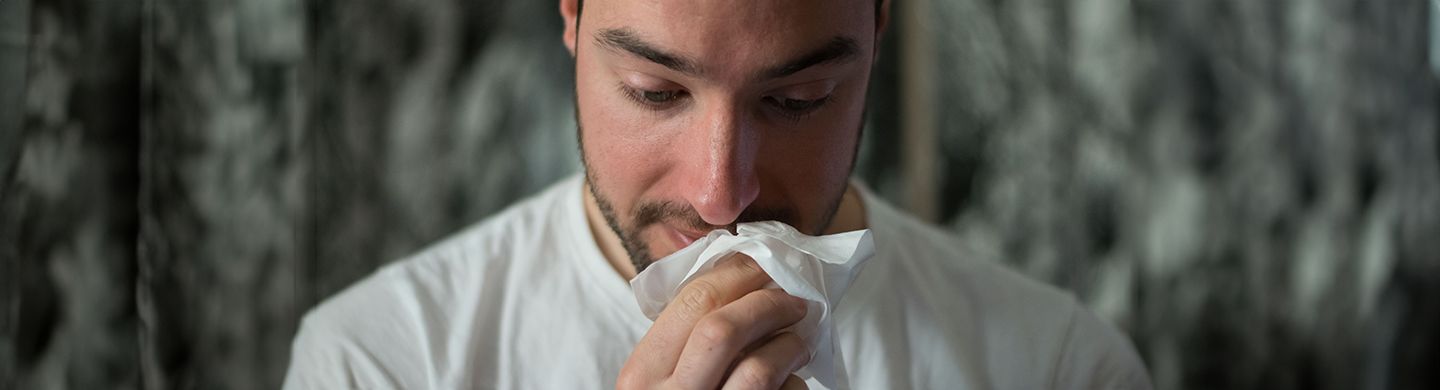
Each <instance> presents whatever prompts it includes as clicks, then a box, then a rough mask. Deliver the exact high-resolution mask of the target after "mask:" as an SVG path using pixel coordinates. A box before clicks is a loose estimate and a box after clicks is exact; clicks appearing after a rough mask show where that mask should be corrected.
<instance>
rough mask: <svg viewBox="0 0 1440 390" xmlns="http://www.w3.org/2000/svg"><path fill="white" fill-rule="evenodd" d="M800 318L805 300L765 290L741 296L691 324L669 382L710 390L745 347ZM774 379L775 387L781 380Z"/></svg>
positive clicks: (774, 290)
mask: <svg viewBox="0 0 1440 390" xmlns="http://www.w3.org/2000/svg"><path fill="white" fill-rule="evenodd" d="M804 317H805V300H804V299H800V298H796V297H794V296H791V295H790V294H786V293H785V291H784V290H780V289H775V288H766V289H760V290H756V291H754V292H751V293H749V294H745V296H744V297H741V298H740V299H737V300H735V302H731V303H730V304H728V305H725V306H722V307H720V309H718V310H715V311H714V312H711V313H710V314H709V315H707V316H705V317H704V318H702V319H701V320H700V322H698V323H696V324H695V329H694V330H693V331H691V332H690V338H689V339H687V340H686V341H685V348H684V350H683V351H682V352H681V353H680V360H679V361H678V362H677V363H676V365H675V373H674V374H673V375H672V376H671V378H672V379H675V380H676V383H679V384H681V385H682V386H683V387H686V388H708V389H713V388H715V386H716V385H718V384H720V381H721V379H723V378H725V372H726V371H727V370H728V369H729V368H730V367H732V366H733V365H734V364H733V363H734V362H735V361H736V359H739V358H740V357H741V356H742V354H743V351H744V350H745V348H746V347H748V346H751V345H752V344H756V343H757V342H760V341H762V340H764V339H765V338H766V337H768V336H769V335H772V334H775V332H777V331H779V330H780V329H784V328H785V327H787V326H790V325H792V324H794V323H796V322H798V321H800V319H801V318H804ZM762 348H763V347H762ZM783 373H784V374H788V373H789V371H785V372H783ZM774 379H775V385H777V386H778V385H779V384H780V381H781V380H783V379H785V377H784V376H779V377H776V378H774Z"/></svg>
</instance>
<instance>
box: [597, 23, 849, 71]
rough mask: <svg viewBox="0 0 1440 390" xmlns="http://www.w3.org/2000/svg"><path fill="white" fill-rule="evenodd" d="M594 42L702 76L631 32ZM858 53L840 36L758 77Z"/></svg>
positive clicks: (603, 35)
mask: <svg viewBox="0 0 1440 390" xmlns="http://www.w3.org/2000/svg"><path fill="white" fill-rule="evenodd" d="M595 42H596V43H598V44H599V45H600V46H602V47H606V48H609V49H612V50H620V51H624V52H628V53H630V54H632V55H635V56H638V57H640V58H644V59H646V60H648V61H650V62H654V63H656V64H659V65H661V66H664V67H666V68H670V69H671V70H674V71H676V72H680V73H684V74H687V75H691V76H696V75H700V74H701V73H702V72H701V68H700V66H699V65H698V64H697V63H696V61H695V60H693V59H690V58H687V57H685V56H682V55H678V54H673V53H667V52H666V51H665V50H662V49H660V48H657V47H655V46H654V45H651V44H650V43H647V42H645V41H644V40H642V39H640V37H639V36H637V35H636V34H635V33H634V32H633V31H630V30H628V29H604V30H600V32H598V33H596V34H595ZM859 51H860V49H859V46H858V45H856V44H855V40H854V39H852V38H849V37H843V36H837V37H835V38H832V39H830V41H829V42H827V43H826V44H825V45H824V46H821V47H820V48H818V49H815V50H813V51H811V52H809V53H806V54H805V55H803V56H800V57H797V58H796V59H794V60H791V61H789V62H785V63H782V64H780V65H779V66H775V67H772V68H769V69H766V70H764V71H761V72H760V73H759V75H760V76H761V78H765V79H775V78H781V77H785V76H789V75H792V74H795V73H798V72H800V71H802V70H805V69H808V68H811V67H814V66H818V65H823V64H835V63H842V62H847V61H850V60H853V59H855V57H856V54H857V53H859Z"/></svg>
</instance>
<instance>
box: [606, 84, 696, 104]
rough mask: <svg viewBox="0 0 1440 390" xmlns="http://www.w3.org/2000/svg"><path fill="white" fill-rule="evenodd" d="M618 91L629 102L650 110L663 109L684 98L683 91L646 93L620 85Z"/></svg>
mask: <svg viewBox="0 0 1440 390" xmlns="http://www.w3.org/2000/svg"><path fill="white" fill-rule="evenodd" d="M620 91H621V92H622V93H624V95H625V96H626V97H628V98H630V100H632V101H634V102H635V103H638V104H640V105H642V106H646V107H650V108H664V107H667V106H669V105H671V104H674V103H675V102H676V101H678V100H680V98H682V97H684V94H685V92H684V91H647V90H643V89H638V88H631V87H630V86H627V85H621V86H620Z"/></svg>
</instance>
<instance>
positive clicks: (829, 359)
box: [630, 221, 875, 390]
mask: <svg viewBox="0 0 1440 390" xmlns="http://www.w3.org/2000/svg"><path fill="white" fill-rule="evenodd" d="M735 230H736V234H730V232H728V231H725V230H715V231H712V232H710V234H707V235H706V236H705V237H703V238H700V239H698V240H695V242H694V243H692V244H690V246H687V247H685V248H684V249H681V250H679V251H677V252H675V253H674V254H671V255H670V256H666V257H665V258H663V259H660V260H659V261H656V262H655V263H653V264H651V265H650V266H649V267H646V268H645V271H643V272H641V273H640V274H639V275H637V276H635V279H632V280H631V281H630V286H631V288H632V290H633V291H634V292H635V299H636V301H638V302H639V304H640V310H641V311H643V312H644V313H645V316H646V317H649V318H650V320H652V321H653V320H655V319H656V318H658V317H659V316H660V312H661V311H662V310H664V309H665V305H667V304H669V303H670V301H671V300H672V299H674V298H675V295H676V294H677V293H679V292H680V289H681V288H682V287H684V286H685V284H687V283H689V282H690V281H691V280H694V279H695V278H696V277H698V276H699V275H701V274H703V273H705V272H706V271H708V270H710V269H711V268H713V267H714V265H715V263H716V262H717V261H719V260H721V259H724V258H726V257H729V256H730V255H731V254H734V253H743V254H745V255H747V256H750V258H752V259H755V263H756V264H758V265H760V268H761V269H764V270H765V273H766V274H769V275H770V278H771V279H772V280H774V283H773V285H772V286H771V287H777V286H778V287H779V288H780V289H783V290H785V292H786V293H789V294H790V295H794V296H796V297H799V298H802V299H805V300H806V301H808V305H807V306H808V307H807V309H806V314H805V317H804V318H803V319H801V320H800V322H798V323H796V324H795V325H794V326H793V327H792V328H791V331H792V332H795V334H796V335H798V336H800V337H801V338H802V339H804V340H805V341H806V343H808V344H809V346H810V350H811V351H812V352H813V353H814V354H813V355H812V356H811V359H810V364H808V365H806V366H805V367H803V368H801V369H800V370H799V371H796V375H798V376H800V377H801V378H802V379H811V378H814V379H815V380H816V381H818V382H820V384H821V385H824V386H825V387H827V388H829V389H834V390H844V389H848V388H849V387H850V386H849V381H848V380H847V379H846V375H845V366H844V358H843V357H842V356H841V354H840V350H839V349H838V347H837V346H836V344H835V340H834V336H835V325H834V324H833V323H832V321H831V319H832V315H833V313H834V312H835V305H836V304H837V303H839V302H840V298H841V296H842V295H843V294H844V293H845V288H846V287H848V286H849V285H850V282H851V281H852V280H854V279H855V275H856V274H857V273H858V272H859V270H860V267H859V266H860V264H861V263H864V262H865V261H866V260H868V259H870V257H871V256H873V255H874V253H875V244H874V239H873V238H871V234H870V230H869V229H865V230H856V231H852V232H846V233H839V234H831V235H825V236H818V237H817V236H808V235H805V234H802V233H800V232H799V231H796V230H795V228H793V227H790V226H789V225H786V224H784V223H780V222H775V221H765V222H751V223H741V224H739V225H737V226H736V228H735Z"/></svg>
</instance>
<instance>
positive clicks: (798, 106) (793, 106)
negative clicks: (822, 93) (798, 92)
mask: <svg viewBox="0 0 1440 390" xmlns="http://www.w3.org/2000/svg"><path fill="white" fill-rule="evenodd" d="M828 99H830V97H829V96H826V97H823V98H819V99H814V100H801V99H787V98H782V97H770V98H767V100H769V101H770V103H771V104H773V105H775V106H776V107H779V108H780V109H783V110H786V111H791V112H805V111H809V110H813V109H816V108H819V107H820V106H821V105H823V104H825V101H826V100H828Z"/></svg>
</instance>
